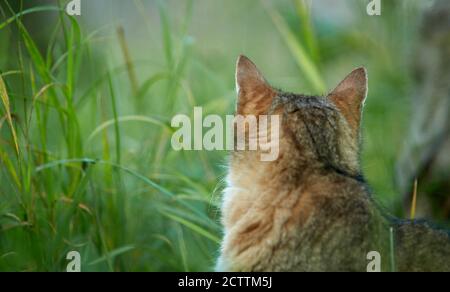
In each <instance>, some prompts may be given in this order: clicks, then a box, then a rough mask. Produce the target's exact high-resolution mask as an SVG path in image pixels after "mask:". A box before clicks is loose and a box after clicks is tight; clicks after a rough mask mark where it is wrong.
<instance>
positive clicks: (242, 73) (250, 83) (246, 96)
mask: <svg viewBox="0 0 450 292" xmlns="http://www.w3.org/2000/svg"><path fill="white" fill-rule="evenodd" d="M236 91H237V94H238V102H237V114H240V115H255V116H258V115H262V114H265V113H266V112H267V110H268V109H269V107H270V105H271V104H272V100H273V98H274V97H275V96H276V92H275V90H274V89H272V87H271V86H270V85H269V83H268V82H267V81H266V79H265V78H264V76H263V75H262V73H261V71H259V70H258V68H257V67H256V65H255V64H254V63H253V62H252V61H250V59H249V58H247V57H245V56H243V55H241V56H239V59H238V61H237V64H236Z"/></svg>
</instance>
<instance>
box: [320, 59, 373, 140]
mask: <svg viewBox="0 0 450 292" xmlns="http://www.w3.org/2000/svg"><path fill="white" fill-rule="evenodd" d="M367 91H368V79H367V70H366V69H365V68H363V67H361V68H358V69H355V70H353V72H352V73H350V74H349V75H348V76H347V77H346V78H345V79H344V80H343V81H342V82H341V83H340V84H339V85H338V86H337V87H336V89H334V90H333V91H332V92H331V93H330V94H329V95H328V98H329V99H330V100H331V101H332V102H333V103H334V104H335V105H336V107H337V108H338V109H339V110H340V112H341V113H342V114H343V115H344V117H345V118H346V120H347V122H348V123H349V125H350V126H351V127H352V128H353V129H354V130H355V131H357V132H359V127H360V124H361V115H362V109H363V106H364V101H365V99H366V97H367Z"/></svg>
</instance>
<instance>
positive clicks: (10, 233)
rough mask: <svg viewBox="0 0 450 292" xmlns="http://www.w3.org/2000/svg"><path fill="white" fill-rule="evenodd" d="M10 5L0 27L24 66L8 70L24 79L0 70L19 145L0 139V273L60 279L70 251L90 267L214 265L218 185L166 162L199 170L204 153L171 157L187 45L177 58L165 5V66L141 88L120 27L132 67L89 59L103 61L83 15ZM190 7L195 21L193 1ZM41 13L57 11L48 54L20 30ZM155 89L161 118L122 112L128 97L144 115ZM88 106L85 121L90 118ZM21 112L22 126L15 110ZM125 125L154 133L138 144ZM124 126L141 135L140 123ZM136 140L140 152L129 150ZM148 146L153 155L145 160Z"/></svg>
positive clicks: (127, 62) (84, 266)
mask: <svg viewBox="0 0 450 292" xmlns="http://www.w3.org/2000/svg"><path fill="white" fill-rule="evenodd" d="M5 4H6V7H8V9H9V11H8V12H7V13H8V14H10V15H12V16H11V17H9V18H7V19H6V20H4V21H3V22H2V23H1V24H0V28H1V29H2V30H9V31H10V32H11V33H16V32H17V35H18V37H19V40H18V41H17V42H16V43H11V44H10V45H11V46H18V56H17V57H16V58H14V60H17V62H16V61H12V62H11V63H10V64H11V65H12V66H13V67H14V68H15V69H16V70H18V71H19V72H20V77H16V78H13V77H12V76H11V75H7V74H2V77H1V78H0V93H1V98H2V103H3V107H2V112H1V113H2V117H3V116H5V120H6V122H7V123H8V126H9V130H10V133H11V137H12V138H11V139H8V140H6V141H12V142H13V144H8V143H7V142H6V143H4V141H3V140H2V144H1V148H0V157H1V161H2V167H1V170H2V173H1V178H2V180H1V181H2V184H1V186H0V189H1V194H2V197H3V198H2V201H1V203H0V206H1V207H0V226H1V230H0V233H1V236H0V270H4V271H6V270H9V271H17V270H19V271H36V270H44V271H63V270H64V269H65V265H66V264H67V263H66V260H65V257H66V255H67V253H68V252H69V251H72V250H75V251H79V252H80V253H81V255H82V261H83V262H82V269H83V270H85V271H104V270H106V271H118V270H149V271H157V270H180V271H181V270H186V271H197V270H206V269H209V267H212V266H213V264H214V255H215V251H216V250H217V245H218V242H219V237H220V234H219V232H220V228H219V225H218V223H217V217H216V216H215V214H216V213H215V212H211V210H214V208H215V205H214V203H211V201H210V195H211V193H212V192H213V190H214V188H215V186H216V182H215V181H213V180H210V181H202V180H198V179H196V178H195V177H194V178H192V177H187V176H184V175H182V173H181V172H179V171H178V170H176V169H174V168H173V167H172V166H171V165H173V163H171V162H168V161H169V160H174V161H177V160H179V161H180V163H182V161H190V162H192V161H194V160H195V157H196V156H198V153H197V154H186V153H176V154H175V155H174V157H168V156H169V154H168V150H169V149H168V141H169V140H168V139H169V138H170V133H171V131H172V129H171V128H170V126H169V123H168V122H169V121H170V117H171V115H172V114H174V113H175V110H176V108H175V107H174V105H175V100H176V96H177V93H178V92H179V90H186V88H185V87H183V86H182V84H184V85H185V84H186V82H185V81H184V80H183V79H184V78H185V77H184V72H185V71H184V69H185V65H186V63H187V62H188V60H189V46H190V43H189V42H186V41H185V40H186V38H185V37H181V38H182V39H183V41H182V43H181V46H182V52H181V54H180V55H176V54H175V48H174V47H173V46H172V42H173V41H172V40H171V39H172V38H173V35H172V34H173V32H172V31H171V29H172V28H171V27H170V24H169V22H168V17H169V16H168V12H167V10H166V7H165V4H164V2H160V6H159V7H160V15H161V16H162V17H161V22H162V24H163V25H162V27H163V32H162V36H163V43H164V44H165V46H164V50H165V52H166V58H167V65H166V68H165V70H164V71H162V72H160V73H157V74H155V75H153V76H151V77H150V78H149V79H147V80H145V81H144V82H143V84H142V86H140V84H139V83H138V80H137V77H136V75H135V74H136V73H135V71H134V67H133V66H134V64H133V61H132V60H131V58H132V57H131V55H130V54H131V52H130V51H129V48H128V44H127V41H126V36H125V32H124V31H123V30H122V29H120V28H119V30H118V39H117V40H115V41H117V43H118V44H119V45H120V46H121V47H122V51H123V53H124V68H125V69H126V70H117V69H115V68H111V67H110V66H103V65H101V63H102V62H103V61H102V62H95V61H93V59H94V58H102V56H100V55H98V54H97V55H96V56H93V55H92V54H96V53H95V52H94V53H93V52H92V43H91V41H92V39H91V37H92V36H85V35H84V33H83V31H82V28H81V27H80V24H79V23H78V21H77V19H75V18H73V17H70V16H67V15H66V14H65V13H64V12H63V9H61V8H59V7H56V6H55V7H53V6H50V7H35V8H31V9H29V10H25V11H21V12H20V11H19V12H18V11H14V10H13V9H12V7H11V6H9V3H8V2H5ZM186 9H187V10H186V11H187V12H186V15H187V16H186V17H189V11H190V10H191V9H192V3H189V4H188V5H187V8H186ZM44 11H60V13H59V17H58V20H57V21H56V22H57V26H56V28H55V33H54V37H53V38H52V40H51V43H50V44H49V45H48V48H47V49H46V54H45V55H44V54H42V52H41V50H40V48H39V47H38V45H37V44H36V43H35V42H34V40H33V38H32V37H31V35H30V33H29V32H28V30H27V28H26V27H25V25H24V24H23V17H24V16H25V15H27V14H30V13H43V12H44ZM105 61H107V60H105ZM90 62H94V63H96V64H99V65H100V66H99V68H98V69H91V70H92V71H91V72H88V74H89V75H90V76H102V77H101V78H100V79H99V80H96V82H94V83H93V84H89V85H87V86H83V76H82V74H86V72H85V70H83V68H82V67H85V64H88V63H90ZM124 71H126V72H128V75H129V77H130V78H129V80H130V84H127V85H125V86H124V87H125V88H128V89H129V92H124V91H123V90H122V91H121V92H120V93H119V92H118V89H117V88H118V86H119V85H118V83H120V82H119V81H118V80H119V79H121V77H122V76H121V74H122V72H124ZM3 79H5V80H6V82H4V81H3ZM157 83H165V84H166V97H167V99H166V101H167V102H166V103H165V104H164V105H163V112H165V113H166V114H165V115H164V116H158V115H153V116H152V115H145V114H144V113H143V112H138V114H142V115H132V116H125V115H122V113H121V107H120V105H123V104H124V102H128V100H127V99H129V100H130V101H132V102H134V103H135V105H136V106H135V108H136V109H137V110H139V109H142V108H145V107H146V106H147V105H148V102H147V103H146V102H145V100H144V99H149V95H150V93H149V92H150V90H151V89H152V87H154V86H155V85H157ZM6 84H8V85H9V86H6ZM19 84H21V85H22V86H19ZM83 88H87V89H86V91H85V92H82V91H81V89H83ZM125 96H128V97H127V98H125ZM91 109H94V110H93V111H92V112H93V115H92V116H89V115H87V114H86V113H87V112H86V111H91ZM20 111H23V112H24V113H26V117H27V118H24V117H23V116H20V118H19V117H18V116H17V115H18V114H15V113H19V112H20ZM13 113H14V114H13ZM125 122H127V124H128V123H130V122H135V123H139V128H138V129H142V128H144V127H143V126H144V125H151V126H152V127H153V129H148V128H147V127H145V130H147V131H148V132H147V131H146V133H145V136H146V137H145V138H144V137H142V136H143V135H144V134H143V133H142V131H141V133H140V134H139V135H135V136H134V137H132V135H131V134H130V135H127V134H124V130H123V129H125V128H126V126H125V125H124V123H125ZM143 122H144V123H145V124H143ZM86 124H91V125H95V124H99V125H100V126H98V127H92V126H90V127H89V126H86ZM16 129H18V130H16ZM127 129H129V130H130V129H131V130H130V133H132V132H133V131H136V127H134V128H133V127H131V128H130V127H127ZM89 132H91V133H89ZM2 133H4V130H3V129H2ZM100 134H101V135H100ZM2 137H6V134H5V135H2ZM97 137H100V139H97ZM136 138H137V139H141V142H142V144H141V145H142V146H141V147H138V148H137V149H135V150H133V151H127V147H129V146H130V141H132V140H133V139H136ZM152 146H157V147H152ZM151 149H153V150H154V152H150V154H148V153H147V154H146V152H147V151H148V150H151ZM13 153H14V154H15V155H12V154H13ZM22 153H23V154H22ZM202 155H203V154H202ZM202 159H203V160H204V161H205V162H206V163H208V162H207V161H208V160H207V159H204V157H202ZM208 168H212V166H210V165H208ZM213 177H216V176H213ZM181 263H182V264H181Z"/></svg>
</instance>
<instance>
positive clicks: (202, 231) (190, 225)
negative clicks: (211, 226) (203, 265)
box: [159, 210, 220, 244]
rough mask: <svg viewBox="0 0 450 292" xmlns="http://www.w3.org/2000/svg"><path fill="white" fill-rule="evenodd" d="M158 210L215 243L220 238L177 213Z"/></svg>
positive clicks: (218, 241)
mask: <svg viewBox="0 0 450 292" xmlns="http://www.w3.org/2000/svg"><path fill="white" fill-rule="evenodd" d="M159 212H160V213H161V214H162V215H164V216H166V217H167V218H169V219H171V220H173V221H175V222H178V223H180V224H182V225H184V226H185V227H187V228H189V229H191V230H192V231H194V232H195V233H197V234H199V235H201V236H203V237H205V238H207V239H209V240H211V241H212V242H214V243H217V244H219V243H220V238H219V237H217V236H215V235H214V234H212V233H211V232H209V231H207V230H205V229H204V228H202V227H200V226H198V225H196V224H194V223H192V222H189V221H188V220H186V219H184V218H181V217H179V216H177V215H174V214H171V213H169V212H167V211H161V210H160V211H159Z"/></svg>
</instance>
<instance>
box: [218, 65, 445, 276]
mask: <svg viewBox="0 0 450 292" xmlns="http://www.w3.org/2000/svg"><path fill="white" fill-rule="evenodd" d="M236 87H237V92H238V102H237V114H238V115H244V116H250V115H253V116H256V117H258V116H260V115H279V117H280V122H281V123H280V129H279V131H280V133H279V135H278V138H279V141H278V143H279V156H278V159H277V160H275V161H271V162H264V161H261V159H260V156H261V154H262V153H261V151H249V150H239V151H237V150H236V151H234V152H233V153H232V154H231V158H230V163H229V173H228V177H227V184H228V185H227V188H226V189H225V191H224V196H223V202H222V223H223V226H224V238H223V241H222V246H221V254H220V257H219V259H218V263H217V267H216V269H217V271H231V272H239V271H243V272H244V271H248V272H250V271H253V272H272V271H366V270H367V264H368V260H367V255H368V254H369V253H370V252H372V251H376V252H378V253H379V254H380V255H381V270H382V271H391V270H392V269H393V267H391V264H390V263H391V261H390V259H391V258H392V257H394V259H395V264H396V266H395V270H397V271H450V237H449V233H448V232H447V231H444V230H438V229H434V228H432V227H431V226H429V224H427V223H424V222H417V221H401V220H397V219H395V218H392V217H390V216H388V215H386V214H385V213H384V212H383V211H382V209H381V208H379V207H378V205H377V204H376V203H375V202H374V200H373V198H372V197H371V193H370V190H369V187H368V185H367V184H366V182H365V180H364V178H363V175H362V173H361V167H360V160H359V153H360V140H361V133H360V132H361V131H360V127H361V119H362V110H363V105H364V101H365V98H366V96H367V91H368V90H367V88H368V79H367V72H366V70H365V69H364V68H359V69H356V70H354V71H353V72H352V73H350V75H348V76H347V77H346V78H345V79H344V80H343V81H342V82H341V83H340V84H339V85H338V86H337V88H336V89H334V90H333V91H332V92H331V93H330V94H328V95H327V96H324V97H322V96H307V95H302V94H292V93H286V92H283V91H281V90H277V89H275V88H273V87H271V86H270V85H269V84H268V82H267V81H266V80H265V78H264V77H263V75H262V73H261V72H260V71H259V70H258V69H257V67H256V66H255V65H254V64H253V63H252V62H251V61H250V60H249V59H248V58H247V57H245V56H240V57H239V60H238V62H237V70H236ZM390 230H394V233H393V239H394V243H395V244H394V249H393V250H392V248H391V246H390V244H389V242H390V239H391V234H390Z"/></svg>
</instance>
